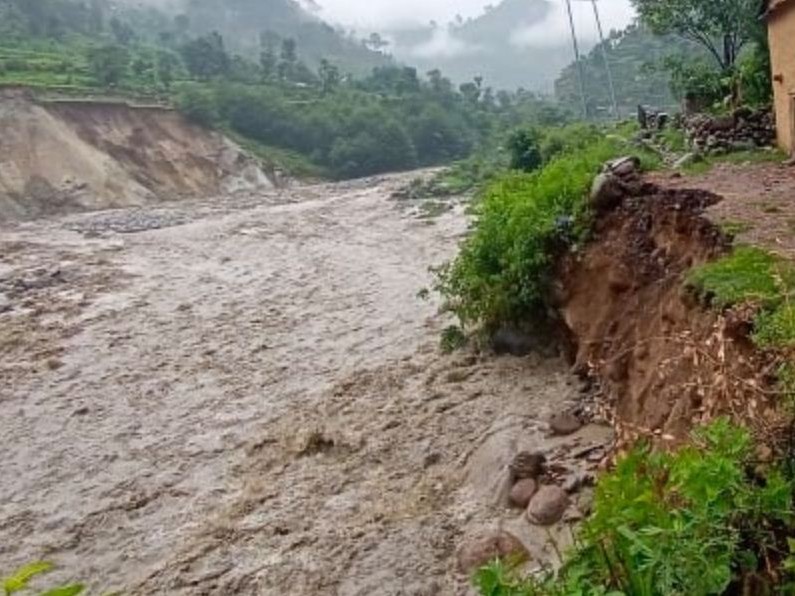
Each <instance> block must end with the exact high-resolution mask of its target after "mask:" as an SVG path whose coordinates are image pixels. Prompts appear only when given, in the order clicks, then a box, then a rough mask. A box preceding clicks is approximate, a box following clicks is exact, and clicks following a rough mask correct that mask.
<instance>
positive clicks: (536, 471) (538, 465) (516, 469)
mask: <svg viewBox="0 0 795 596" xmlns="http://www.w3.org/2000/svg"><path fill="white" fill-rule="evenodd" d="M546 464H547V458H546V456H545V455H544V454H543V453H539V452H536V453H531V452H529V451H522V452H521V453H518V454H517V455H516V457H514V458H513V461H512V462H511V464H510V466H509V469H510V471H511V478H512V479H513V480H514V481H516V480H524V479H526V478H532V479H533V480H535V479H537V478H538V477H539V476H541V475H542V474H544V472H545V471H546Z"/></svg>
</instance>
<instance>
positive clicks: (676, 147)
mask: <svg viewBox="0 0 795 596" xmlns="http://www.w3.org/2000/svg"><path fill="white" fill-rule="evenodd" d="M657 138H658V140H659V141H660V142H661V144H662V145H663V146H664V147H665V148H666V149H668V151H673V152H675V153H685V152H686V151H687V149H688V147H687V139H686V138H685V133H684V131H683V130H681V129H679V128H674V127H673V126H669V127H667V128H665V129H664V130H662V131H661V132H659V133H657Z"/></svg>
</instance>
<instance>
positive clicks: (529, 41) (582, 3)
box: [511, 0, 634, 48]
mask: <svg viewBox="0 0 795 596" xmlns="http://www.w3.org/2000/svg"><path fill="white" fill-rule="evenodd" d="M598 7H599V14H600V17H601V20H602V27H603V28H604V31H605V35H607V34H608V32H609V31H610V30H611V29H623V28H624V27H626V26H627V25H628V24H629V23H630V21H631V20H632V18H633V17H634V13H633V10H632V7H631V6H630V3H629V0H601V1H600V2H598ZM572 13H573V14H574V28H575V30H576V31H577V38H578V39H579V41H580V42H581V43H582V45H583V46H584V47H588V46H592V45H594V44H595V43H596V42H597V41H598V40H599V33H598V30H597V27H596V21H595V19H594V13H593V5H592V4H591V2H590V1H588V0H573V1H572ZM570 37H571V31H570V29H569V16H568V12H567V11H566V5H565V3H564V2H563V0H557V1H556V2H554V3H553V6H552V7H551V9H550V12H549V15H548V16H547V18H546V19H545V20H544V22H543V23H538V24H535V25H533V26H531V27H527V28H522V29H515V30H514V31H513V32H512V33H511V43H512V44H513V45H514V46H516V47H519V48H548V47H555V46H558V47H559V46H560V45H561V42H566V43H567V42H568V40H569V39H570Z"/></svg>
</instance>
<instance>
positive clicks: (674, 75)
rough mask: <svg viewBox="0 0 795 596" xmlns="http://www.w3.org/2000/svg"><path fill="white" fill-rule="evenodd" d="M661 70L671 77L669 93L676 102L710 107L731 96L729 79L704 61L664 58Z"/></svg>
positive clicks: (686, 58)
mask: <svg viewBox="0 0 795 596" xmlns="http://www.w3.org/2000/svg"><path fill="white" fill-rule="evenodd" d="M661 66H662V68H663V69H665V70H667V71H668V73H669V74H670V76H671V92H672V93H673V94H674V97H676V98H677V99H678V100H682V99H688V100H690V101H694V102H696V103H697V105H702V106H704V107H712V106H713V105H717V104H720V103H721V102H722V101H723V100H724V99H725V98H726V97H728V96H729V95H730V94H731V82H732V81H731V78H729V77H727V76H726V75H725V74H724V73H723V72H722V71H721V70H720V69H718V68H716V67H715V66H714V65H712V64H710V63H708V62H707V61H706V59H693V58H690V57H686V56H682V55H676V56H670V57H668V58H666V59H665V60H664V61H663V62H662V64H661Z"/></svg>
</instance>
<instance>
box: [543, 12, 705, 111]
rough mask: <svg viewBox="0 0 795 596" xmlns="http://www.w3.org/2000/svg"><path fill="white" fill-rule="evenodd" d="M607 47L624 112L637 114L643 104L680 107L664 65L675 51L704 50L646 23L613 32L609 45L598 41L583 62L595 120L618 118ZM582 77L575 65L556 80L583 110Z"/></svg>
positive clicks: (560, 94)
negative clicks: (655, 30) (613, 108)
mask: <svg viewBox="0 0 795 596" xmlns="http://www.w3.org/2000/svg"><path fill="white" fill-rule="evenodd" d="M604 51H606V52H607V55H608V58H609V60H610V67H611V71H612V74H613V82H614V85H615V90H616V97H617V100H618V104H619V112H620V113H621V114H622V115H629V114H633V113H634V112H635V110H636V109H637V106H638V105H651V106H655V107H658V108H669V109H675V108H676V107H677V102H676V101H675V99H674V97H673V96H672V94H671V91H670V74H669V73H668V72H667V71H666V70H665V69H662V68H658V66H659V65H660V64H662V63H663V62H664V61H665V59H666V58H668V57H670V56H672V55H676V54H688V55H691V56H698V55H701V54H703V51H702V50H701V49H700V48H698V47H697V46H695V45H694V44H692V43H689V42H687V41H684V40H681V39H679V38H677V37H675V36H672V35H664V36H660V35H654V34H653V33H652V32H651V31H650V30H649V28H648V27H647V26H645V25H644V24H643V23H633V24H631V25H629V26H628V27H627V28H626V29H624V30H623V31H611V32H610V34H609V35H608V38H607V39H606V40H605V42H604V44H598V45H596V46H595V47H594V48H593V49H592V50H591V51H590V52H589V53H588V54H587V55H586V56H584V57H583V58H582V60H581V61H580V67H581V68H582V71H583V80H584V87H585V95H586V98H587V108H588V116H589V118H592V119H608V118H611V117H612V113H611V105H610V104H611V97H610V87H609V84H608V80H607V71H606V69H605V62H604ZM577 77H578V68H577V64H576V63H572V64H570V65H569V66H567V67H566V68H565V69H564V70H563V71H562V72H561V74H560V76H559V77H558V79H557V80H556V81H555V96H556V97H557V98H558V99H559V100H560V101H562V102H564V103H565V104H566V105H567V106H569V107H570V108H571V109H573V110H576V111H577V112H578V113H579V112H581V111H582V107H581V99H580V94H579V85H578V83H577Z"/></svg>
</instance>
